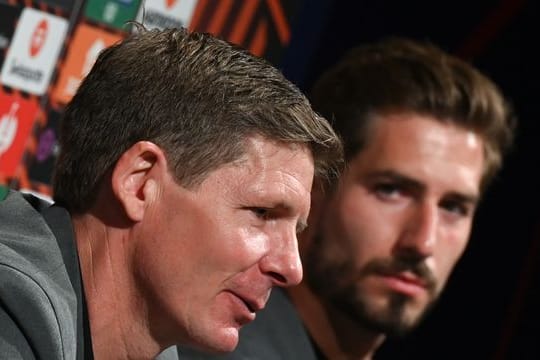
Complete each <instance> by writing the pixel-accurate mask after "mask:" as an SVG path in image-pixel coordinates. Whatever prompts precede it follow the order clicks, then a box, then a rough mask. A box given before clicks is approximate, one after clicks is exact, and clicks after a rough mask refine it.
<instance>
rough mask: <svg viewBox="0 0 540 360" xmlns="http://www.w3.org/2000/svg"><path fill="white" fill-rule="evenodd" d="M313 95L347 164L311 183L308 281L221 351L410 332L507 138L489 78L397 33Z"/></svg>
mask: <svg viewBox="0 0 540 360" xmlns="http://www.w3.org/2000/svg"><path fill="white" fill-rule="evenodd" d="M312 103H313V106H314V108H315V109H316V110H317V111H319V112H320V113H321V114H322V115H323V116H325V117H326V118H327V119H332V120H333V125H334V127H335V129H336V130H337V132H338V134H339V135H341V137H342V139H343V141H344V146H345V158H346V163H347V166H346V170H345V171H344V173H343V176H342V177H341V179H340V182H339V185H338V186H337V187H336V188H334V189H333V190H332V191H329V192H327V193H325V194H323V193H319V192H317V187H315V188H314V193H313V200H312V201H313V209H312V212H311V214H310V226H309V228H308V231H306V232H305V233H304V234H303V237H302V239H301V240H300V254H301V257H302V260H303V263H304V273H305V280H304V281H303V282H302V283H301V284H300V285H299V286H296V287H292V288H290V289H288V291H287V292H286V294H285V293H284V292H282V291H280V290H275V291H274V292H273V295H272V297H271V299H270V301H269V303H268V307H267V308H266V309H265V311H263V312H261V313H260V314H259V315H258V318H257V321H255V322H254V323H253V324H251V325H249V326H247V327H246V328H245V329H243V330H242V332H241V338H240V344H239V346H238V348H237V350H236V351H235V352H234V353H232V354H230V355H227V356H224V357H223V358H227V359H332V360H335V359H369V358H371V357H372V356H373V355H374V353H375V352H376V350H377V349H378V348H379V346H380V345H381V344H382V343H383V342H384V339H385V337H386V336H388V335H400V334H405V333H407V332H409V331H410V330H411V329H413V328H414V327H415V326H416V325H417V324H418V323H419V322H420V321H421V319H422V317H423V316H424V315H425V313H426V311H428V309H429V308H430V307H432V306H433V304H434V303H435V302H436V300H437V298H438V297H439V296H440V294H441V292H442V290H443V288H444V286H445V284H446V282H447V280H448V277H449V276H450V274H451V272H452V269H453V268H454V265H455V264H456V262H457V261H458V259H459V258H460V257H461V255H462V253H463V251H464V249H465V247H466V245H467V242H468V240H469V236H470V232H471V226H472V222H473V216H474V214H475V210H476V207H477V203H478V201H479V199H480V197H481V195H482V193H483V191H484V189H485V188H486V186H487V185H488V183H489V181H490V180H491V179H492V178H493V177H494V176H495V174H496V172H497V170H498V169H499V168H500V166H501V164H502V158H503V155H504V153H505V152H506V151H507V149H508V148H509V146H510V144H511V141H512V137H513V129H514V118H513V116H512V113H511V111H510V109H509V106H508V105H507V103H506V101H505V100H504V98H503V96H502V95H501V93H500V91H499V90H498V89H497V87H496V86H495V84H493V83H492V82H491V81H490V80H489V79H487V78H486V77H485V76H483V75H482V74H480V73H479V72H478V71H477V70H475V69H474V68H473V67H472V66H470V65H469V64H467V63H465V62H464V61H462V60H460V59H457V58H455V57H453V56H450V55H448V54H446V53H444V52H443V51H441V50H440V49H438V48H436V47H434V46H432V45H430V44H425V43H420V42H414V41H411V40H407V39H395V38H394V39H387V40H384V41H381V42H379V43H375V44H371V45H365V46H362V47H359V48H356V49H354V50H352V51H351V52H350V53H349V54H347V56H345V58H344V59H342V61H341V62H339V63H338V64H337V65H336V66H335V67H333V68H332V69H330V70H329V71H328V72H326V73H325V74H323V76H322V77H321V78H320V79H319V80H318V82H317V83H316V85H315V87H314V89H313V92H312ZM180 353H184V355H186V356H191V358H205V356H203V355H199V354H196V353H192V352H191V351H190V350H185V351H184V350H183V349H180Z"/></svg>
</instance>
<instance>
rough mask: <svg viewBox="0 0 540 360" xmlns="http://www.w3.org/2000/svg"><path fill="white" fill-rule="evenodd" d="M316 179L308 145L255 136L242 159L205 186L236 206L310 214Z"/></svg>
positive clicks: (214, 175) (216, 173)
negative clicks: (238, 204)
mask: <svg viewBox="0 0 540 360" xmlns="http://www.w3.org/2000/svg"><path fill="white" fill-rule="evenodd" d="M313 176H314V163H313V157H312V154H311V150H310V149H309V148H308V147H307V146H306V145H302V144H288V143H282V142H275V141H272V140H268V139H266V138H263V137H260V136H253V137H250V138H248V139H247V140H246V145H245V153H244V155H243V156H242V157H241V158H240V159H238V160H236V161H234V162H233V163H229V164H225V165H223V166H222V167H220V168H218V169H217V170H215V171H213V172H212V173H210V175H209V176H208V178H207V179H206V180H205V181H204V182H203V184H202V185H203V187H206V188H208V187H212V188H213V189H214V191H216V192H221V193H225V196H227V197H229V198H230V201H232V202H236V201H239V202H244V203H246V204H247V203H250V205H251V206H261V207H262V206H268V207H270V206H274V205H283V206H289V207H294V208H295V210H298V211H302V212H305V211H309V206H310V199H311V197H310V191H311V186H312V182H313ZM263 200H264V201H265V202H266V203H265V204H264V205H263V204H262V202H263ZM256 202H259V204H256ZM306 209H307V210H306Z"/></svg>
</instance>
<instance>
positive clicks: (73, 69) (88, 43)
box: [52, 24, 122, 104]
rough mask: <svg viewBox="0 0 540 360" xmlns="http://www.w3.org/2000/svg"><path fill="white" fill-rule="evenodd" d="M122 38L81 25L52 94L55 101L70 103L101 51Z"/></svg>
mask: <svg viewBox="0 0 540 360" xmlns="http://www.w3.org/2000/svg"><path fill="white" fill-rule="evenodd" d="M121 38H122V37H121V36H120V35H116V34H111V33H109V32H107V31H105V30H102V29H98V28H95V27H92V26H90V25H87V24H80V25H79V27H78V28H77V30H76V31H75V35H74V36H73V41H72V42H71V45H70V46H69V52H68V54H67V57H66V61H65V62H64V64H63V66H62V68H61V70H60V76H59V78H58V83H57V84H56V87H55V89H54V92H53V94H52V98H53V100H54V101H56V102H58V103H62V104H65V103H67V102H69V100H71V98H72V97H73V95H74V94H75V92H76V91H77V88H78V87H79V84H80V82H81V80H82V79H83V78H84V77H85V76H86V75H87V74H88V72H89V71H90V69H91V68H92V66H93V65H94V62H95V60H96V58H97V56H98V55H99V53H100V52H101V50H103V49H104V48H106V47H108V46H110V45H112V44H114V43H115V42H117V41H119V40H120V39H121Z"/></svg>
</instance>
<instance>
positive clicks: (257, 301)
mask: <svg viewBox="0 0 540 360" xmlns="http://www.w3.org/2000/svg"><path fill="white" fill-rule="evenodd" d="M231 293H232V294H233V295H234V296H236V297H237V298H238V299H240V300H241V301H242V302H243V303H244V305H245V306H246V308H247V309H248V310H249V311H250V312H251V313H255V312H257V311H259V310H262V309H263V308H264V305H265V304H266V299H267V298H268V297H253V296H251V295H249V294H242V293H239V292H236V291H231Z"/></svg>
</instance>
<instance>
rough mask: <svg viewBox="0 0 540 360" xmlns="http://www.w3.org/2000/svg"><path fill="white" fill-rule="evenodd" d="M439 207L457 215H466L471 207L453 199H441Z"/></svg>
mask: <svg viewBox="0 0 540 360" xmlns="http://www.w3.org/2000/svg"><path fill="white" fill-rule="evenodd" d="M440 207H441V208H442V209H443V210H444V211H446V212H448V213H450V214H453V215H456V216H459V217H467V216H469V215H470V213H471V211H472V210H471V208H470V207H469V206H467V205H465V204H463V203H462V202H460V201H455V200H445V201H442V202H441V204H440Z"/></svg>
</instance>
